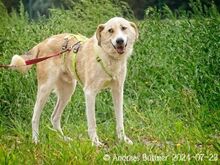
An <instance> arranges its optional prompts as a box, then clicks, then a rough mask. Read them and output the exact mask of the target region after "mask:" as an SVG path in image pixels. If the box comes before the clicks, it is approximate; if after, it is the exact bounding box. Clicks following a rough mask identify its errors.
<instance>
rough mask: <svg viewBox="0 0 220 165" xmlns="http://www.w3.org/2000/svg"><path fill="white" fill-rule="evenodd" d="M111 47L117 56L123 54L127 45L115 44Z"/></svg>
mask: <svg viewBox="0 0 220 165" xmlns="http://www.w3.org/2000/svg"><path fill="white" fill-rule="evenodd" d="M111 43H112V42H111ZM112 46H113V47H114V48H115V50H116V51H117V53H118V54H123V53H124V52H125V50H126V46H127V43H126V44H116V45H114V44H113V43H112Z"/></svg>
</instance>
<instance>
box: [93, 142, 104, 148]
mask: <svg viewBox="0 0 220 165" xmlns="http://www.w3.org/2000/svg"><path fill="white" fill-rule="evenodd" d="M92 146H96V147H103V146H104V144H103V143H102V142H100V141H92Z"/></svg>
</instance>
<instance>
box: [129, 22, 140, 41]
mask: <svg viewBox="0 0 220 165" xmlns="http://www.w3.org/2000/svg"><path fill="white" fill-rule="evenodd" d="M130 25H131V27H133V28H134V30H135V33H136V40H137V39H138V37H139V32H138V28H137V25H136V24H135V23H134V22H130Z"/></svg>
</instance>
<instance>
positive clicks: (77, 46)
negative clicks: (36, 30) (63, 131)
mask: <svg viewBox="0 0 220 165" xmlns="http://www.w3.org/2000/svg"><path fill="white" fill-rule="evenodd" d="M72 38H75V39H76V40H77V42H76V43H75V44H73V45H72V46H70V47H68V42H69V40H70V39H72ZM87 40H88V38H86V37H85V36H83V35H81V34H70V35H68V36H66V37H64V43H63V45H62V50H61V51H59V52H55V53H54V54H51V55H48V56H46V57H41V58H34V59H30V60H26V61H25V65H19V66H13V65H4V64H0V68H5V69H8V68H16V67H26V66H28V65H33V64H36V63H39V62H42V61H45V60H47V59H49V58H53V57H56V56H60V55H62V59H63V61H64V63H65V61H66V59H65V58H66V54H67V53H72V56H73V57H72V66H73V73H74V75H75V77H76V79H77V80H78V82H79V83H80V84H81V85H82V84H83V83H82V81H81V79H80V77H79V74H78V72H77V66H76V63H77V53H78V51H79V49H80V46H81V44H83V43H85V42H86V41H87ZM94 49H95V56H96V61H97V62H98V63H99V64H100V66H101V68H102V69H103V71H104V72H105V73H106V74H107V75H108V76H109V77H111V78H112V79H113V76H112V74H111V73H110V72H109V71H108V69H107V67H106V65H105V63H104V62H103V60H102V59H101V57H100V56H99V53H98V50H97V48H96V47H94Z"/></svg>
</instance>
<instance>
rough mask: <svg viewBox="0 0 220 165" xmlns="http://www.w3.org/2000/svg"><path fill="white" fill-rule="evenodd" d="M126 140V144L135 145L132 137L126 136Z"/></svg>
mask: <svg viewBox="0 0 220 165" xmlns="http://www.w3.org/2000/svg"><path fill="white" fill-rule="evenodd" d="M124 142H125V143H126V144H129V145H133V142H132V141H131V139H129V138H128V137H127V136H124Z"/></svg>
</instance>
